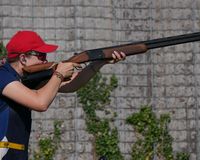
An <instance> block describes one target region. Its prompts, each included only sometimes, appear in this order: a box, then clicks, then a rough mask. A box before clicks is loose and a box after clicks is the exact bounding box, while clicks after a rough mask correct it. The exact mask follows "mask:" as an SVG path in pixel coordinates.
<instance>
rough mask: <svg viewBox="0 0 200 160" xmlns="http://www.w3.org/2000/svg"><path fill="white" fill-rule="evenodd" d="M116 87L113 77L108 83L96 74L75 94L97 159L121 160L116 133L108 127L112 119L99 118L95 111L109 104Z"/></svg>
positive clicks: (115, 80) (114, 129) (115, 130)
mask: <svg viewBox="0 0 200 160" xmlns="http://www.w3.org/2000/svg"><path fill="white" fill-rule="evenodd" d="M116 87H117V79H116V77H115V76H112V77H111V78H110V79H109V82H108V79H107V78H105V77H103V76H102V75H101V73H98V74H96V76H95V77H94V78H93V79H91V80H90V82H89V83H88V84H87V85H86V86H85V87H83V88H81V89H80V90H79V91H78V92H77V94H78V97H79V101H80V103H81V104H82V105H83V109H84V111H85V114H86V124H87V130H88V132H89V133H91V134H93V135H94V141H95V144H94V147H95V149H96V153H97V155H98V157H101V156H104V157H106V158H107V159H109V160H123V157H122V155H121V153H120V150H119V147H118V142H119V140H118V132H117V129H116V128H115V127H114V128H112V129H111V127H110V125H109V123H110V122H111V121H112V118H113V117H112V118H110V119H109V118H100V117H98V116H97V115H96V110H104V108H105V105H108V104H109V103H110V95H111V92H112V91H113V89H114V88H116ZM104 111H105V110H104ZM105 113H106V111H105ZM113 116H116V115H115V114H113Z"/></svg>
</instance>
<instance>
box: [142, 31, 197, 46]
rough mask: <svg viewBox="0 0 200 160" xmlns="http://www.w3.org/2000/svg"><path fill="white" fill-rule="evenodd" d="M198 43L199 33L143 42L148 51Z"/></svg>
mask: <svg viewBox="0 0 200 160" xmlns="http://www.w3.org/2000/svg"><path fill="white" fill-rule="evenodd" d="M195 41H200V32H196V33H191V34H184V35H179V36H171V37H165V38H158V39H153V40H148V41H144V42H143V43H145V44H146V45H147V48H148V49H154V48H160V47H167V46H172V45H177V44H183V43H189V42H195Z"/></svg>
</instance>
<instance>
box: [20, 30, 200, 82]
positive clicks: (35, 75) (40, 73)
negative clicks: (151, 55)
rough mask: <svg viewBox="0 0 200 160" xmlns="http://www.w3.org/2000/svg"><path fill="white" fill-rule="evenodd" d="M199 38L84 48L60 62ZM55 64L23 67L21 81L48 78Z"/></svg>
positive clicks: (134, 52) (103, 57)
mask: <svg viewBox="0 0 200 160" xmlns="http://www.w3.org/2000/svg"><path fill="white" fill-rule="evenodd" d="M199 40H200V32H196V33H190V34H183V35H178V36H171V37H164V38H158V39H153V40H147V41H141V42H136V43H128V44H122V45H117V46H110V47H105V48H97V49H91V50H86V51H83V52H81V53H78V54H76V55H74V56H72V57H71V58H69V59H68V60H64V61H62V62H74V63H85V62H90V61H98V60H110V59H112V53H113V51H122V52H124V53H125V54H126V56H131V55H137V54H141V53H145V52H147V51H148V50H150V49H155V48H161V47H167V46H172V45H178V44H183V43H189V42H195V41H199ZM56 66H57V63H55V62H48V63H45V64H38V65H32V66H28V67H24V68H23V71H24V76H23V77H22V82H25V83H29V82H32V81H35V80H37V81H40V80H44V79H49V78H50V77H51V75H52V74H53V72H54V70H55V69H56Z"/></svg>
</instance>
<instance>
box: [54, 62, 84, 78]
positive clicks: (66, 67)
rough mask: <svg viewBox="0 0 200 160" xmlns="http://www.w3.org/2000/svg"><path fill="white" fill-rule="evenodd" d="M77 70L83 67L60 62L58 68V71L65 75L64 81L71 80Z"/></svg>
mask: <svg viewBox="0 0 200 160" xmlns="http://www.w3.org/2000/svg"><path fill="white" fill-rule="evenodd" d="M75 68H81V65H80V64H78V63H72V62H65V63H62V62H60V63H59V64H58V66H57V69H56V71H57V72H59V73H60V74H62V75H63V77H64V79H71V77H72V76H73V74H74V69H75Z"/></svg>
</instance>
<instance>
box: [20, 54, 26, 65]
mask: <svg viewBox="0 0 200 160" xmlns="http://www.w3.org/2000/svg"><path fill="white" fill-rule="evenodd" d="M19 61H20V63H21V64H23V65H26V56H25V54H20V55H19Z"/></svg>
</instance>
